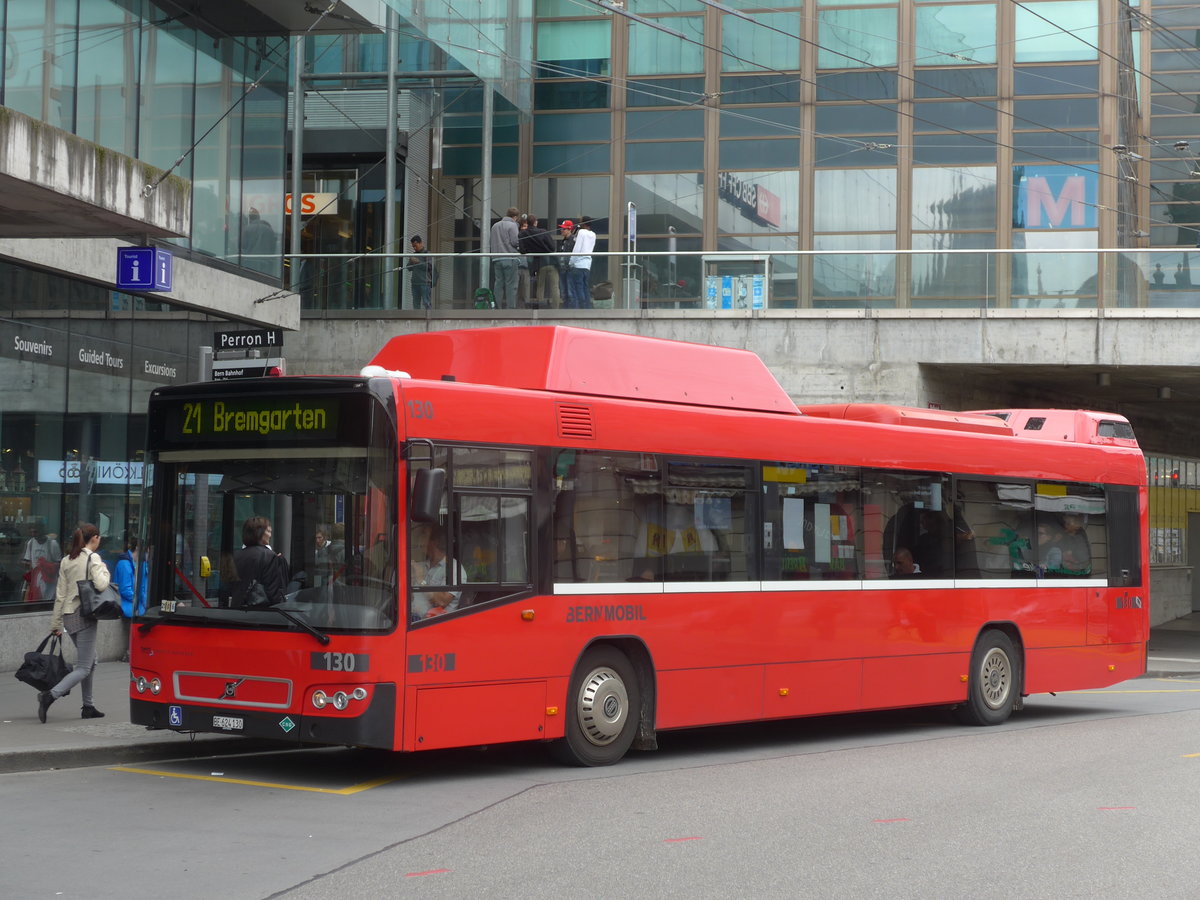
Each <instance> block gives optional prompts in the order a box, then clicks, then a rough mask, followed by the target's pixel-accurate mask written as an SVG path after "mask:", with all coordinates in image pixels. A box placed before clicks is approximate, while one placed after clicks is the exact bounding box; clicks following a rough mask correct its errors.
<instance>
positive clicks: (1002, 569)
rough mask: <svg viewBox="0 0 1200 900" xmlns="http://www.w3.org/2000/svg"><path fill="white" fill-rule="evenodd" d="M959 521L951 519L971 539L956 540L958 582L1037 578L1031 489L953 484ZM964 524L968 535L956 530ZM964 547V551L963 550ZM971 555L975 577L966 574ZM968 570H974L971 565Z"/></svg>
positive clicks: (1001, 484) (1006, 484)
mask: <svg viewBox="0 0 1200 900" xmlns="http://www.w3.org/2000/svg"><path fill="white" fill-rule="evenodd" d="M958 496H959V501H960V503H959V505H960V506H961V517H959V516H957V515H956V532H957V533H958V534H966V533H970V534H971V535H972V538H971V540H970V541H969V542H968V541H963V540H956V542H955V543H956V547H955V559H956V563H955V564H956V567H961V569H962V571H959V572H958V573H957V576H956V577H959V578H970V577H978V578H1033V577H1035V576H1036V575H1037V564H1036V556H1035V553H1036V551H1035V549H1034V548H1035V545H1036V541H1037V538H1036V536H1035V533H1034V530H1033V486H1032V485H1030V484H1019V483H1015V482H989V481H967V480H965V479H961V480H959V482H958ZM966 523H970V526H969V531H968V532H961V531H958V530H957V529H958V528H959V526H960V524H961V525H964V526H965V525H966ZM967 543H970V545H971V548H972V549H973V550H974V552H973V553H970V552H969V550H968V548H967V547H966V546H964V545H965V544H967ZM971 557H973V562H974V563H975V564H976V566H977V572H978V574H977V575H969V574H967V570H968V567H971V561H972V560H971ZM972 568H974V567H972Z"/></svg>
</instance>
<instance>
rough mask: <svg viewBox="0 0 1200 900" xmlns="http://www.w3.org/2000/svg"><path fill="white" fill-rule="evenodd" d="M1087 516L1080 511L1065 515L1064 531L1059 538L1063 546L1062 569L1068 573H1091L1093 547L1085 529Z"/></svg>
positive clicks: (1060, 544)
mask: <svg viewBox="0 0 1200 900" xmlns="http://www.w3.org/2000/svg"><path fill="white" fill-rule="evenodd" d="M1085 522H1086V519H1085V517H1084V516H1083V515H1082V514H1080V513H1066V514H1065V515H1064V516H1063V532H1062V537H1061V538H1060V539H1059V546H1060V547H1061V548H1062V570H1063V573H1064V574H1068V575H1090V574H1091V571H1092V548H1091V545H1090V544H1089V543H1088V538H1087V532H1086V531H1085V530H1084V524H1085Z"/></svg>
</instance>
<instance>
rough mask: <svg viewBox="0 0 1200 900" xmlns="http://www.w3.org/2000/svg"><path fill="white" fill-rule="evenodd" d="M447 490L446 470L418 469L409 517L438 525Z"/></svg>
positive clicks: (415, 520)
mask: <svg viewBox="0 0 1200 900" xmlns="http://www.w3.org/2000/svg"><path fill="white" fill-rule="evenodd" d="M445 490H446V470H445V469H417V477H416V479H415V480H414V481H413V489H412V497H411V498H410V504H409V516H410V517H411V518H412V520H413V521H414V522H429V523H430V524H433V525H436V524H437V522H438V513H439V512H441V509H442V494H443V493H444V492H445Z"/></svg>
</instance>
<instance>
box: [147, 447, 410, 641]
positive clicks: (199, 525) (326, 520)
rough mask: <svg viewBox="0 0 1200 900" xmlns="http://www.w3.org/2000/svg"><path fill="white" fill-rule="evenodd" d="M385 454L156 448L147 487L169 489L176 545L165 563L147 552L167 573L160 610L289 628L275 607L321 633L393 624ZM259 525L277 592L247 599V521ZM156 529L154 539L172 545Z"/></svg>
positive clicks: (390, 489) (390, 485)
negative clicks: (160, 450) (274, 611)
mask: <svg viewBox="0 0 1200 900" xmlns="http://www.w3.org/2000/svg"><path fill="white" fill-rule="evenodd" d="M385 457H386V454H385V453H384V452H382V451H380V450H376V451H374V452H372V451H370V450H368V449H367V448H366V447H358V448H350V447H330V448H283V447H280V448H271V449H269V450H250V449H237V450H235V449H220V450H218V449H205V450H176V451H166V452H163V453H161V454H159V456H158V458H157V461H156V462H157V465H156V470H155V490H156V492H157V491H163V492H166V494H167V496H165V497H163V498H161V499H162V500H163V501H164V505H165V507H166V509H165V510H164V512H165V513H168V515H169V518H167V519H166V521H169V522H170V535H169V540H170V541H171V542H172V543H173V548H172V550H171V552H170V553H169V554H168V557H169V558H168V560H167V561H166V563H167V564H166V565H165V567H164V566H163V563H162V562H161V561H160V560H161V554H158V553H157V552H156V548H154V547H153V546H152V550H151V565H152V566H153V567H154V569H155V573H156V574H157V575H159V576H160V577H163V578H165V579H169V582H168V584H169V588H168V590H167V591H166V592H165V594H164V600H163V604H162V612H163V613H172V614H176V615H179V616H180V617H182V618H189V619H195V618H197V617H199V618H203V619H204V620H205V623H206V624H215V623H218V622H227V623H229V624H244V623H245V622H246V621H247V619H249V620H251V621H253V622H254V623H255V624H259V623H262V624H279V625H281V626H286V625H287V622H286V621H285V619H286V618H287V617H286V616H282V617H281V616H280V615H277V614H272V610H270V609H269V607H277V608H278V609H280V610H283V611H284V612H290V613H293V614H299V615H300V617H301V619H302V620H303V621H304V622H305V623H307V624H309V625H311V626H312V627H314V628H318V629H321V630H335V631H336V630H339V629H351V630H383V629H390V628H392V627H394V625H395V624H396V621H397V613H396V584H395V575H396V566H395V549H394V548H395V544H396V542H395V539H394V535H393V534H392V532H391V529H390V527H389V525H388V523H389V522H392V521H394V518H393V517H392V516H391V515H390V509H389V504H390V498H391V497H393V496H394V476H390V475H389V473H390V472H392V471H393V469H392V467H391V466H389V465H387V464H386V462H385ZM156 499H157V498H156ZM264 521H265V525H266V526H269V528H270V532H269V533H267V535H266V536H265V537H264V541H265V544H266V546H267V547H268V548H269V554H268V555H267V557H266V558H267V559H272V562H271V564H270V567H271V577H270V578H268V577H267V576H264V577H263V578H262V583H263V585H264V586H266V587H267V588H270V587H271V583H270V582H271V580H272V579H277V580H278V582H279V588H278V591H279V593H278V594H277V595H276V596H273V597H270V598H266V597H265V596H264V597H262V598H260V601H261V602H259V603H255V602H253V597H252V596H251V593H250V591H251V589H252V585H251V584H248V581H252V580H253V579H249V578H248V577H247V565H246V563H245V562H244V561H240V559H241V557H240V555H242V556H244V554H245V553H246V546H247V542H246V534H245V529H246V526H247V523H255V524H257V525H258V526H260V530H261V527H262V526H263V525H264ZM252 530H253V526H252ZM156 536H157V537H159V538H160V546H161V542H162V541H165V540H168V535H166V534H162V533H160V534H159V535H156ZM250 543H251V544H255V543H257V541H254V540H251V541H250ZM156 557H157V558H156ZM239 568H240V569H241V572H240V573H239ZM251 571H254V570H251ZM155 581H156V582H157V583H159V584H162V583H163V582H162V581H158V580H157V579H155ZM168 598H169V599H168Z"/></svg>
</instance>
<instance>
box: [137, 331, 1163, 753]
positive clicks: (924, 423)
mask: <svg viewBox="0 0 1200 900" xmlns="http://www.w3.org/2000/svg"><path fill="white" fill-rule="evenodd" d="M148 453H149V457H148V465H147V470H148V477H147V492H148V494H149V502H148V503H147V504H146V507H147V510H148V513H147V516H146V521H145V522H144V527H143V536H144V537H143V543H144V546H146V547H148V551H149V559H150V573H149V579H150V582H149V597H150V598H151V601H150V603H151V606H150V609H149V610H148V611H147V613H146V615H145V616H143V617H141V618H140V619H139V620H138V623H137V625H136V627H135V628H134V630H133V641H132V648H131V654H132V655H131V662H132V683H131V693H130V697H131V709H132V720H133V721H134V722H135V723H138V724H143V725H147V726H151V727H156V728H170V729H176V730H180V731H186V732H222V733H230V734H240V735H247V736H255V737H271V738H276V739H279V740H280V741H287V742H293V743H298V744H338V745H351V746H362V747H382V748H389V749H392V750H400V751H415V750H422V749H432V748H445V747H457V746H471V745H480V744H494V743H500V742H511V741H546V742H552V745H553V747H554V748H555V749H557V750H558V751H559V754H560V755H561V756H562V757H564V758H565V759H567V760H569V761H572V762H574V763H578V764H584V765H605V764H609V763H613V762H616V761H617V760H618V759H620V758H621V757H622V756H623V755H624V754H625V752H626V751H627V750H628V749H629V748H630V747H631V746H632V747H637V748H640V749H652V748H653V747H654V746H655V742H656V735H657V733H658V732H659V731H661V730H664V729H679V728H690V727H694V726H703V725H713V724H719V723H733V722H748V721H759V720H768V719H776V718H783V717H798V716H809V715H819V714H827V713H842V712H850V711H861V710H880V709H889V708H898V707H912V706H933V705H943V706H947V707H952V708H954V709H955V710H956V711H957V713H958V715H959V716H960V717H961V718H962V719H963V720H964V721H966V722H972V723H977V724H985V725H986V724H996V723H1000V722H1003V721H1005V720H1006V719H1007V718H1008V717H1009V715H1010V714H1011V713H1012V712H1013V711H1014V710H1018V709H1020V708H1021V705H1022V699H1023V698H1024V697H1025V696H1027V695H1029V694H1033V693H1042V692H1054V691H1067V690H1074V689H1081V688H1096V687H1101V686H1104V685H1110V684H1114V683H1116V682H1119V681H1122V680H1125V679H1129V678H1133V677H1136V676H1138V675H1141V674H1143V673H1144V672H1145V665H1146V641H1147V636H1148V622H1147V609H1148V603H1147V600H1146V596H1147V586H1148V584H1149V575H1148V571H1147V560H1148V558H1149V554H1148V545H1147V524H1146V523H1147V494H1146V469H1145V463H1144V461H1143V457H1142V454H1141V452H1140V450H1139V449H1138V446H1137V442H1136V440H1135V439H1134V435H1133V431H1132V429H1131V428H1130V426H1129V423H1128V422H1127V421H1126V420H1124V419H1123V418H1121V417H1120V416H1116V415H1111V414H1108V413H1097V412H1082V411H1061V410H990V411H987V412H986V413H951V412H944V411H940V410H922V409H909V408H898V407H886V406H881V405H872V404H860V405H855V404H850V405H840V406H829V405H824V406H813V407H800V408H798V407H797V406H796V404H795V403H794V402H793V401H792V400H791V399H790V398H789V397H788V395H787V394H786V393H785V392H784V390H783V389H782V388H781V387H780V385H779V384H778V382H777V381H776V380H775V379H774V377H772V375H771V374H770V373H769V371H768V370H767V369H766V367H765V366H764V365H763V364H762V362H761V360H759V358H758V357H757V356H755V355H754V354H752V353H750V352H747V351H741V350H732V349H726V348H720V347H711V346H702V345H698V344H689V343H683V342H676V341H664V340H657V339H651V338H643V337H636V336H630V335H621V334H613V333H606V332H601V331H594V330H586V329H576V328H566V327H540V326H531V327H516V328H487V329H464V330H456V331H445V332H435V333H427V334H415V335H407V336H402V337H397V338H394V339H393V340H391V341H390V342H389V343H388V344H387V345H386V346H385V347H384V348H383V350H381V351H380V352H379V354H378V355H377V356H376V357H375V359H374V360H373V361H372V363H371V365H370V366H368V367H367V368H365V369H364V370H363V372H362V374H361V376H359V377H284V378H264V379H256V380H246V381H240V382H237V383H236V384H232V385H231V384H229V383H208V384H195V385H189V386H180V387H170V388H163V389H160V390H158V391H156V392H155V393H154V395H153V396H152V398H151V401H150V410H149V446H148ZM253 517H263V519H261V520H260V519H255V520H254V521H258V522H260V524H261V522H262V521H268V522H269V523H270V525H271V526H272V529H273V530H272V532H271V533H270V539H269V545H270V547H271V549H272V551H273V552H276V553H282V555H283V557H284V560H283V561H281V565H282V567H283V571H285V572H286V574H287V579H288V582H289V583H288V584H287V586H286V591H285V592H283V593H282V594H281V595H279V596H275V597H271V598H268V599H267V600H266V601H265V602H264V601H262V600H261V599H259V601H258V602H252V599H251V598H255V597H259V595H257V594H254V593H252V592H251V590H250V587H248V586H247V584H246V581H247V579H248V578H249V576H248V575H247V573H246V572H245V571H243V572H242V573H241V576H239V571H238V559H239V554H240V553H242V551H243V548H242V543H243V532H244V526H245V525H246V523H247V522H248V521H249V520H251V519H252V518H253ZM318 534H319V535H320V538H319V539H318V537H317V535H318ZM252 542H253V541H252ZM254 580H257V579H254Z"/></svg>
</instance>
